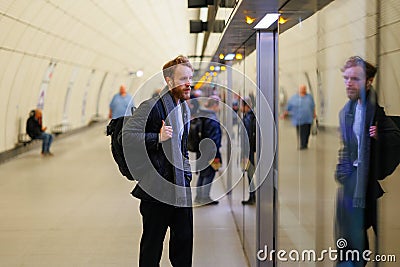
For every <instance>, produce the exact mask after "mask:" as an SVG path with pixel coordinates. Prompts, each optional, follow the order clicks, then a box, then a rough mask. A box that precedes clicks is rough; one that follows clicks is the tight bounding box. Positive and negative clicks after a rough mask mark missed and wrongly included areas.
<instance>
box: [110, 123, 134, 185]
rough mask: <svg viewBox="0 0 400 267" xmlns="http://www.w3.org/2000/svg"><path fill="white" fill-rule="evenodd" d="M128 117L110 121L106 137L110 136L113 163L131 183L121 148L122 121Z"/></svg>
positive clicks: (131, 179) (131, 178)
mask: <svg viewBox="0 0 400 267" xmlns="http://www.w3.org/2000/svg"><path fill="white" fill-rule="evenodd" d="M129 117H130V116H122V117H119V118H116V119H112V120H111V121H110V123H109V124H108V125H107V132H106V133H107V136H109V135H110V136H111V152H112V155H113V157H114V160H115V162H116V163H117V164H118V168H119V171H120V172H121V173H122V175H123V176H125V177H126V178H127V179H128V180H130V181H133V180H134V178H133V176H132V174H131V172H130V171H129V168H128V165H127V164H126V161H125V155H124V149H123V146H122V127H123V125H124V120H125V119H128V118H129Z"/></svg>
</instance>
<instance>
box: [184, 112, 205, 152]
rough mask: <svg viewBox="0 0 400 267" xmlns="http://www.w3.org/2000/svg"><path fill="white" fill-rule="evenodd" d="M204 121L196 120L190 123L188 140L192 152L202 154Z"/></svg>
mask: <svg viewBox="0 0 400 267" xmlns="http://www.w3.org/2000/svg"><path fill="white" fill-rule="evenodd" d="M202 130H203V119H202V118H200V117H199V118H194V119H191V121H190V128H189V135H188V140H187V146H188V150H189V151H191V152H200V149H199V145H200V141H201V138H202V136H201V135H202Z"/></svg>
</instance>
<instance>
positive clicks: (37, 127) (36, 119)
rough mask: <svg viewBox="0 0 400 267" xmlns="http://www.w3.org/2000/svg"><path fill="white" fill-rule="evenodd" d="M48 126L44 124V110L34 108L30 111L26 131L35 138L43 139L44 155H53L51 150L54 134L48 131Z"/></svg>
mask: <svg viewBox="0 0 400 267" xmlns="http://www.w3.org/2000/svg"><path fill="white" fill-rule="evenodd" d="M46 129H47V127H43V125H42V111H41V110H40V109H34V110H32V111H31V112H30V113H29V118H28V120H27V121H26V133H27V134H28V135H29V136H30V137H31V138H32V140H33V139H41V140H43V142H42V156H53V153H51V152H50V146H51V143H52V142H53V135H51V134H48V133H46V132H45V131H46Z"/></svg>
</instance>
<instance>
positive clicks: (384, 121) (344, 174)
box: [335, 89, 399, 229]
mask: <svg viewBox="0 0 400 267" xmlns="http://www.w3.org/2000/svg"><path fill="white" fill-rule="evenodd" d="M371 90H372V89H371ZM371 90H369V92H368V94H367V105H366V111H365V114H366V115H365V126H364V129H363V132H364V136H366V138H364V140H363V139H362V140H363V141H362V142H364V145H362V144H361V145H360V146H361V147H365V149H364V152H363V153H362V155H361V159H362V162H364V163H365V164H362V163H361V164H359V165H358V167H357V168H356V167H354V166H353V162H354V161H355V160H357V159H358V160H360V157H358V144H357V137H356V135H355V134H354V131H353V124H354V119H355V109H356V101H349V102H348V103H347V104H346V105H345V106H344V108H343V109H342V110H341V112H340V114H339V120H340V132H341V138H342V142H343V146H342V148H341V150H340V151H339V162H338V164H337V167H336V173H335V178H336V180H337V181H338V182H339V183H340V184H341V185H343V194H344V195H343V197H344V198H345V199H348V200H349V201H350V203H352V201H354V192H355V190H356V188H357V176H359V175H365V176H366V179H367V180H366V190H365V213H364V214H365V222H364V225H365V228H366V229H367V228H368V227H369V226H374V229H376V219H377V214H376V200H377V199H378V198H380V197H381V196H382V195H383V193H384V191H383V189H382V187H381V186H380V184H379V182H378V180H380V179H383V178H384V177H382V173H384V172H385V170H384V165H382V162H383V161H384V160H383V159H384V158H385V156H386V155H385V152H384V148H385V147H386V146H387V144H390V143H392V144H395V143H396V142H397V143H398V140H399V138H398V137H399V135H398V134H399V132H398V129H397V127H396V126H395V125H394V123H393V122H392V121H391V120H390V119H389V118H388V117H387V116H386V114H385V111H384V109H383V108H382V107H381V106H379V105H378V103H377V100H376V94H375V92H374V91H371ZM372 125H377V128H378V139H377V140H375V139H374V138H371V137H369V134H368V132H369V127H370V126H372ZM396 140H397V141H396ZM387 160H388V159H387Z"/></svg>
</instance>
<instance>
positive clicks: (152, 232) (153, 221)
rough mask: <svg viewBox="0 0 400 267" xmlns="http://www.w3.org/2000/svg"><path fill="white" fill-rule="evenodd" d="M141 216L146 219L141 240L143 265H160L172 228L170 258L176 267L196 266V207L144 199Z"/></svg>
mask: <svg viewBox="0 0 400 267" xmlns="http://www.w3.org/2000/svg"><path fill="white" fill-rule="evenodd" d="M140 213H141V214H142V220H143V234H142V239H141V241H140V258H139V266H140V267H156V266H159V264H160V260H161V254H162V250H163V242H164V238H165V234H166V232H167V229H168V227H169V228H170V240H169V259H170V261H171V263H172V266H174V267H190V266H192V253H193V213H192V208H191V207H174V206H172V205H168V204H165V203H161V202H151V201H143V200H142V201H141V202H140Z"/></svg>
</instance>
